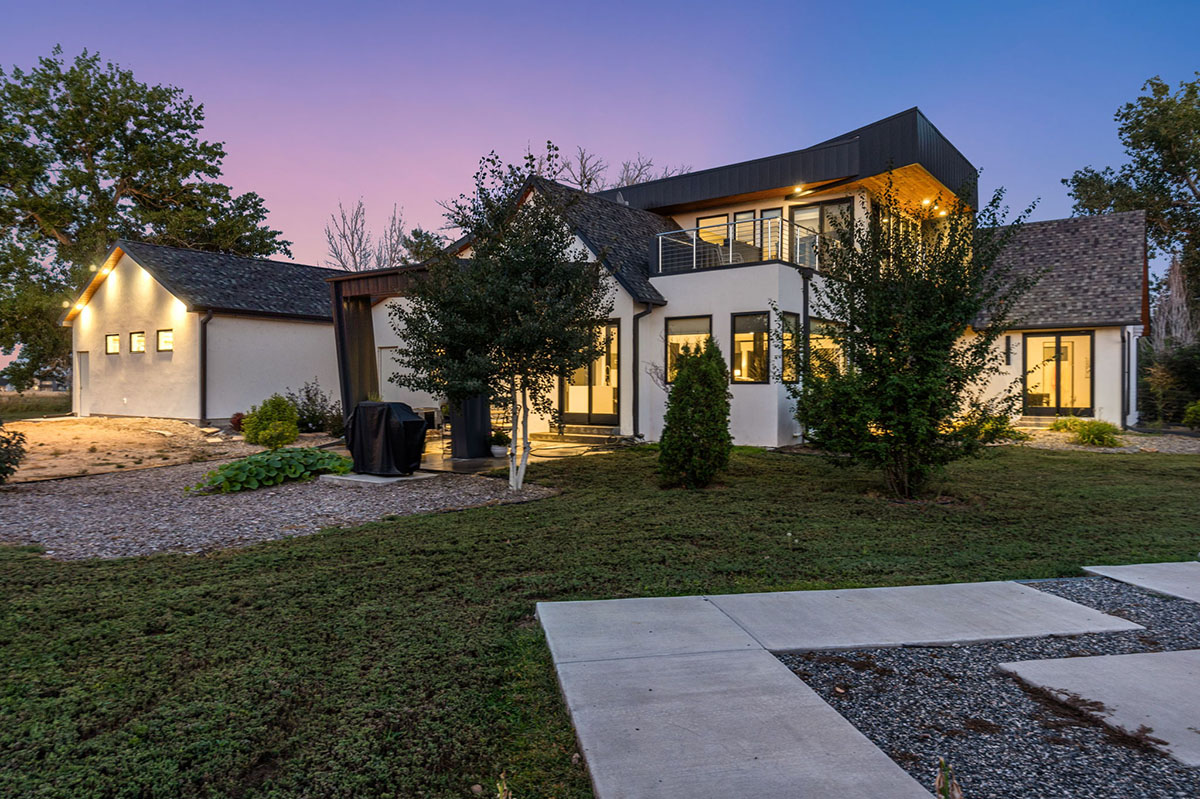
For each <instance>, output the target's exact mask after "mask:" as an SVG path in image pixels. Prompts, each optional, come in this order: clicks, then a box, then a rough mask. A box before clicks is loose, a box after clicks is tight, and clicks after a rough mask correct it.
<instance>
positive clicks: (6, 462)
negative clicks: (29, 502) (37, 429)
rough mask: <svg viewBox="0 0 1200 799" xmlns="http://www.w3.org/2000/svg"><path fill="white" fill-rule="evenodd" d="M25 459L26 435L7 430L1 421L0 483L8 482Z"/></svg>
mask: <svg viewBox="0 0 1200 799" xmlns="http://www.w3.org/2000/svg"><path fill="white" fill-rule="evenodd" d="M24 458H25V434H24V433H22V432H20V431H17V430H5V429H4V422H2V421H0V483H3V482H6V481H7V480H8V478H10V477H12V476H13V474H15V473H16V471H17V465H18V464H19V463H20V462H21V461H22V460H24Z"/></svg>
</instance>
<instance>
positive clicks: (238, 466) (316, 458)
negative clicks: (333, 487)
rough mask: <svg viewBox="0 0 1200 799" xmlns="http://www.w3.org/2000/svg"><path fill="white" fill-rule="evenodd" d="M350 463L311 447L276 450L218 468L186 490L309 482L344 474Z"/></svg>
mask: <svg viewBox="0 0 1200 799" xmlns="http://www.w3.org/2000/svg"><path fill="white" fill-rule="evenodd" d="M351 463H352V462H351V460H350V459H349V458H345V457H343V456H341V455H338V454H336V453H334V452H329V451H327V450H323V449H317V448H315V447H292V448H288V449H276V450H270V451H268V452H258V453H255V454H254V455H251V456H249V457H246V458H242V459H240V460H236V461H231V462H229V463H226V464H222V465H221V466H218V467H217V468H216V469H213V470H212V471H211V472H209V473H208V474H206V475H204V477H203V478H202V479H201V480H200V482H199V483H197V484H196V485H194V486H192V487H191V488H189V489H188V490H189V491H196V492H200V493H205V494H232V493H233V492H235V491H249V490H252V489H255V488H263V487H264V486H273V485H279V484H280V483H282V482H285V481H287V480H310V479H312V478H313V477H315V476H316V475H318V474H345V473H346V472H348V471H350V466H351Z"/></svg>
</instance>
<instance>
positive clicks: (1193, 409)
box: [1183, 400, 1200, 430]
mask: <svg viewBox="0 0 1200 799" xmlns="http://www.w3.org/2000/svg"><path fill="white" fill-rule="evenodd" d="M1183 423H1184V424H1185V425H1187V426H1188V427H1190V428H1192V429H1193V430H1200V400H1196V401H1195V402H1193V403H1192V404H1191V405H1189V406H1187V408H1185V409H1184V411H1183Z"/></svg>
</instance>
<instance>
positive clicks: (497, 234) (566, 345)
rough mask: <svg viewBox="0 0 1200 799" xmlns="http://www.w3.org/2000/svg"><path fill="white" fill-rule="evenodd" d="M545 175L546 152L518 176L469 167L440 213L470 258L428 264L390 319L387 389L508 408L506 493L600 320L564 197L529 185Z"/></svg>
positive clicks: (599, 270)
mask: <svg viewBox="0 0 1200 799" xmlns="http://www.w3.org/2000/svg"><path fill="white" fill-rule="evenodd" d="M556 167H557V150H556V149H554V147H553V145H550V144H548V145H547V151H546V154H545V155H542V156H534V155H533V154H529V155H527V156H526V158H525V160H524V162H523V163H521V164H519V165H511V164H506V163H504V162H503V161H502V160H501V159H500V158H498V157H497V156H496V155H495V153H492V154H489V155H488V156H486V157H484V158H483V159H481V161H480V165H479V171H478V172H476V174H475V181H474V189H473V191H472V193H471V194H469V195H460V196H459V197H458V198H457V199H456V200H453V201H450V202H447V203H445V204H444V208H445V209H446V221H447V223H448V226H449V227H452V228H456V229H458V230H461V231H462V232H463V234H464V235H465V236H466V237H467V238H468V240H469V246H470V257H469V258H465V259H459V258H455V257H452V256H451V255H449V254H441V255H439V256H436V257H435V258H434V259H433V260H432V261H430V262H429V263H428V267H427V270H426V273H425V276H424V278H423V279H421V280H419V281H417V283H416V285H415V287H414V288H413V290H412V293H411V294H410V296H409V297H408V298H407V302H403V303H397V304H395V305H394V306H393V307H392V309H391V311H390V314H391V321H392V326H393V328H394V329H395V331H396V333H397V335H398V336H399V337H400V340H401V343H400V346H399V347H397V351H396V362H397V363H398V364H399V365H400V367H401V369H400V370H398V371H397V372H396V374H394V375H393V376H392V377H391V378H390V379H391V380H392V381H393V382H395V383H397V384H398V385H401V386H404V387H407V388H411V389H416V390H419V391H427V392H429V393H432V394H434V395H435V396H444V397H446V398H447V400H448V401H449V402H450V403H451V404H460V403H462V402H463V401H465V400H468V399H472V398H474V397H480V396H484V397H487V398H488V400H489V401H490V402H491V404H492V405H493V406H495V407H504V408H507V409H508V411H509V418H510V419H511V424H510V438H511V440H512V443H511V444H510V445H509V450H508V467H509V488H510V489H512V490H514V491H517V490H520V488H521V486H522V485H523V484H524V480H525V472H526V469H527V468H528V465H529V453H530V444H529V425H530V419H531V417H532V416H533V415H534V414H538V415H543V416H548V417H550V418H551V419H552V420H557V416H558V412H559V411H558V409H557V408H556V407H555V406H556V403H555V401H554V400H555V396H556V395H557V388H558V381H559V379H560V378H561V377H562V376H563V375H568V374H570V373H571V372H573V371H574V370H576V369H578V368H580V367H582V366H585V365H587V364H588V363H589V362H591V361H592V360H594V359H595V358H596V357H597V356H598V355H599V350H600V347H599V338H598V336H599V331H600V325H601V324H602V323H603V322H604V320H606V319H608V317H609V316H610V315H611V313H612V290H611V284H610V282H609V280H608V277H607V275H606V273H605V271H604V267H603V266H602V265H601V263H600V262H598V261H589V260H588V259H587V258H586V254H585V253H583V252H581V251H580V250H579V249H578V248H577V245H576V240H575V235H574V233H573V232H572V231H571V230H570V228H569V227H568V226H567V224H566V223H565V221H564V219H565V217H564V213H563V212H564V210H565V208H566V207H567V205H568V204H569V203H570V202H571V201H572V197H573V196H574V194H573V193H572V192H570V191H569V190H563V189H562V187H558V186H555V185H554V184H550V183H548V182H546V181H545V180H544V179H543V178H540V177H538V172H539V170H545V169H547V168H549V169H550V170H554V169H555V168H556ZM518 442H519V446H518Z"/></svg>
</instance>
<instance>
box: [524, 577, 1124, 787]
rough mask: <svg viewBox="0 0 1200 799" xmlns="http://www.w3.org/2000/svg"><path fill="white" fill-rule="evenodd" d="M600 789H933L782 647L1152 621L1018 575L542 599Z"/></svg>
mask: <svg viewBox="0 0 1200 799" xmlns="http://www.w3.org/2000/svg"><path fill="white" fill-rule="evenodd" d="M538 618H539V619H540V620H541V623H542V627H543V628H544V629H545V631H546V640H547V643H548V644H549V646H550V651H551V654H552V656H553V659H554V663H555V667H556V669H557V671H558V678H559V683H560V685H561V686H562V690H563V694H564V696H565V698H566V702H567V707H568V709H569V710H570V713H571V719H572V721H573V722H574V725H575V730H576V732H577V733H578V735H579V740H580V744H581V746H582V747H583V751H584V754H585V756H586V758H587V763H588V768H589V770H590V772H591V776H592V782H593V785H594V786H595V790H596V795H597V797H598V799H617V798H618V797H619V798H620V799H640V798H641V797H646V798H647V799H649V797H655V799H675V798H676V797H678V799H700V798H702V797H713V799H717V798H718V797H719V798H720V799H735V798H736V797H755V798H756V799H758V798H761V799H771V797H807V796H812V797H817V796H820V797H824V796H831V797H832V796H837V797H839V799H843V798H845V799H850V798H853V799H860V798H861V799H868V797H870V799H878V797H889V798H890V799H907V798H908V797H913V799H916V798H917V797H921V798H922V799H928V797H929V793H928V792H927V791H926V789H925V788H923V787H922V786H921V785H920V784H918V783H917V782H916V781H915V780H913V779H912V778H911V777H910V776H908V774H906V773H905V772H904V771H903V770H902V769H901V768H900V767H899V766H897V765H896V764H895V763H894V762H892V760H891V759H890V758H888V757H887V755H886V754H884V753H883V752H882V751H881V750H880V749H879V748H878V747H876V746H875V745H874V744H873V743H871V742H870V741H869V740H868V739H867V738H866V737H865V736H863V735H862V734H861V733H859V732H858V731H857V730H856V729H855V728H854V727H853V726H852V725H851V724H850V723H849V722H848V721H846V720H845V719H844V718H842V717H841V716H840V715H839V714H838V713H837V712H836V711H835V710H833V708H832V707H830V706H829V705H828V704H826V703H825V702H824V701H823V700H822V699H821V698H820V697H818V696H817V695H816V694H815V693H814V692H813V691H812V689H810V688H809V687H808V686H807V685H805V684H804V683H803V682H802V681H801V680H800V679H799V678H798V677H796V676H795V674H793V673H792V672H791V671H789V670H788V669H787V667H785V666H784V665H783V664H782V663H780V662H779V661H778V660H777V659H776V658H775V657H774V656H773V655H772V654H771V652H770V650H776V651H781V650H789V651H795V650H800V649H846V648H851V647H875V646H901V645H904V644H930V643H937V644H949V643H954V642H963V641H980V640H996V639H998V638H1019V637H1030V636H1045V635H1075V634H1079V633H1084V632H1107V631H1115V630H1129V629H1141V628H1140V627H1139V625H1136V624H1134V623H1132V622H1129V621H1126V620H1124V619H1118V618H1115V617H1112V616H1107V615H1105V614H1103V613H1100V612H1098V611H1095V610H1092V609H1091V608H1086V607H1083V606H1082V605H1077V604H1075V603H1073V602H1069V601H1067V600H1065V599H1061V598H1059V597H1055V596H1052V595H1050V594H1046V593H1042V592H1040V591H1036V590H1034V589H1031V588H1027V587H1025V586H1021V585H1017V584H1015V583H969V584H959V585H944V586H914V587H907V588H868V589H858V590H848V591H799V592H783V593H778V594H735V595H725V596H709V597H704V596H690V597H666V598H661V599H618V600H610V601H596V602H550V603H545V602H543V603H539V605H538Z"/></svg>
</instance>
